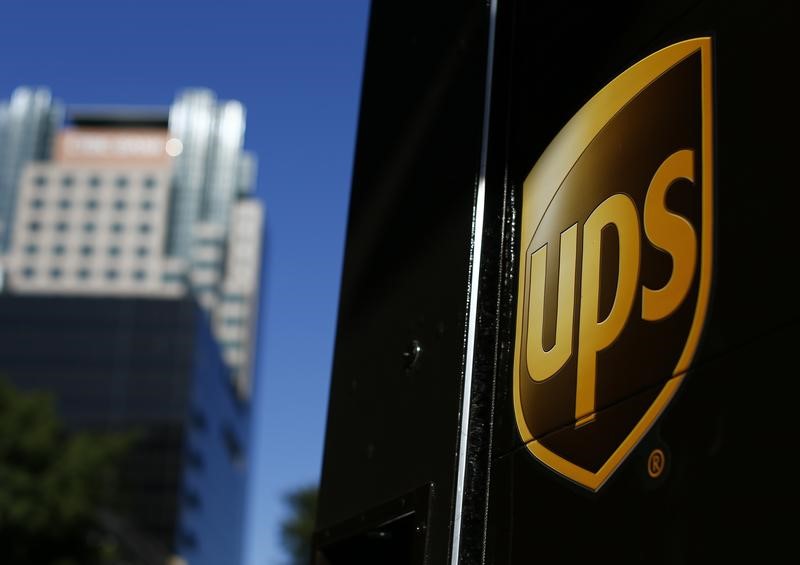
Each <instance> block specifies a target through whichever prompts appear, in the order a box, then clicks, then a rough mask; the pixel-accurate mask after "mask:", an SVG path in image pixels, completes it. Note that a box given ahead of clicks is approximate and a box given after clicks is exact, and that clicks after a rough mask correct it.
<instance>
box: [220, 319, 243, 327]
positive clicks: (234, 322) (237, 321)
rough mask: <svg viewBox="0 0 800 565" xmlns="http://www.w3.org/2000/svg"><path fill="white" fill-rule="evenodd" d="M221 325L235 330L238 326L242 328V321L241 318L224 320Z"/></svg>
mask: <svg viewBox="0 0 800 565" xmlns="http://www.w3.org/2000/svg"><path fill="white" fill-rule="evenodd" d="M223 323H224V324H225V325H226V326H228V327H232V328H236V327H239V326H243V325H244V320H243V319H242V318H225V319H224V320H223Z"/></svg>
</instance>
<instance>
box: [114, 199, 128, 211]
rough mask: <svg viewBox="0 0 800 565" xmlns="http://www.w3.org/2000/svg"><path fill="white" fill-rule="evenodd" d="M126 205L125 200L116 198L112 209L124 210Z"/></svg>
mask: <svg viewBox="0 0 800 565" xmlns="http://www.w3.org/2000/svg"><path fill="white" fill-rule="evenodd" d="M127 205H128V204H127V202H125V201H124V200H117V201H116V202H114V209H115V210H124V209H125V208H126V207H127Z"/></svg>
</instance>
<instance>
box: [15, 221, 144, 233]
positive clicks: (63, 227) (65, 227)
mask: <svg viewBox="0 0 800 565" xmlns="http://www.w3.org/2000/svg"><path fill="white" fill-rule="evenodd" d="M43 227H44V225H43V224H42V222H39V221H33V222H28V230H30V231H32V232H39V231H42V228H43ZM53 229H55V231H57V232H61V233H64V232H68V231H69V230H70V224H69V222H63V221H62V222H56V223H55V224H53ZM82 229H83V231H85V232H86V233H94V232H95V231H97V224H96V223H95V222H84V224H83V226H82ZM110 229H111V231H112V232H114V233H122V232H124V231H125V230H126V225H125V224H123V223H122V222H114V223H113V224H111V226H110ZM136 230H137V231H138V232H139V233H141V234H148V233H150V232H151V231H153V226H152V225H151V224H149V223H146V222H143V223H141V224H139V225H138V226H136Z"/></svg>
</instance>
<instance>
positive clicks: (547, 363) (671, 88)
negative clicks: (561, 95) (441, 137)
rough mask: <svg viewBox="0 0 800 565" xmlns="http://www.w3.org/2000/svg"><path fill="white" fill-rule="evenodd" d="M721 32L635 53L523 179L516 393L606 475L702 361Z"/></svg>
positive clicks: (558, 467) (561, 464)
mask: <svg viewBox="0 0 800 565" xmlns="http://www.w3.org/2000/svg"><path fill="white" fill-rule="evenodd" d="M711 88H712V79H711V40H710V38H698V39H692V40H688V41H683V42H681V43H677V44H675V45H672V46H670V47H667V48H665V49H662V50H661V51H658V52H657V53H654V54H653V55H650V56H649V57H647V58H646V59H644V60H642V61H640V62H639V63H637V64H635V65H634V66H632V67H631V68H629V69H628V70H626V71H625V72H623V73H622V74H621V75H619V76H618V77H617V78H615V79H614V80H613V81H611V82H610V83H609V84H608V85H607V86H606V87H605V88H603V89H602V90H601V91H600V92H599V93H598V94H597V95H595V96H594V97H593V98H592V99H591V100H589V102H588V103H587V104H586V105H585V106H584V107H583V108H581V109H580V111H579V112H578V113H577V114H576V115H575V116H574V117H573V118H572V119H571V120H570V121H569V122H568V123H567V125H566V126H564V128H563V129H562V130H561V132H559V134H558V135H557V136H556V138H555V139H554V140H553V142H552V143H551V144H550V145H549V146H548V147H547V149H546V150H545V151H544V153H543V154H542V156H541V157H540V158H539V160H538V161H537V163H536V164H535V166H534V167H533V169H532V170H531V172H530V173H529V175H528V177H527V178H526V179H525V183H524V186H523V198H522V239H521V249H520V270H519V274H518V276H519V293H518V298H517V316H516V342H515V350H514V409H515V413H516V421H517V427H518V429H519V432H520V434H521V436H522V439H523V441H524V442H525V443H526V445H527V447H528V449H529V450H530V452H531V453H532V454H533V456H534V457H535V458H536V459H538V460H539V461H541V462H542V463H543V464H545V465H546V466H548V467H550V468H551V469H553V470H554V471H556V472H557V473H559V474H561V475H563V476H564V477H566V478H568V479H570V480H572V481H574V482H576V483H578V484H580V485H582V486H584V487H586V488H588V489H590V490H593V491H596V490H598V489H599V488H600V487H602V486H603V484H604V483H605V482H606V481H607V480H608V478H609V477H610V476H611V475H612V474H613V473H614V471H615V470H616V469H617V468H618V467H619V466H620V464H621V463H622V462H623V461H624V460H625V458H626V457H627V456H628V454H630V452H631V451H632V450H633V448H634V447H635V446H636V445H637V443H638V442H639V441H640V440H641V439H642V437H643V436H644V435H645V434H646V433H647V431H648V430H649V429H650V428H651V427H652V426H653V424H654V423H655V422H656V420H657V419H658V417H659V416H660V415H661V414H662V412H663V411H664V409H665V408H666V407H667V405H668V404H669V402H670V400H671V399H672V398H673V396H674V395H675V393H676V391H677V390H678V388H679V387H680V386H681V382H682V381H683V379H684V377H685V375H686V372H687V371H688V370H689V368H690V367H691V364H692V361H693V359H694V355H695V351H696V350H697V345H698V342H699V339H700V334H701V332H702V329H703V324H704V322H705V318H706V311H707V308H708V300H709V292H710V288H711V275H712V272H711V271H712V268H711V267H712V256H711V255H712V247H713V246H712V237H713V226H712V220H713V206H714V202H713V184H712V181H713V179H712V172H713V170H712V152H713V151H712V116H711V111H712V102H711V101H712V93H711Z"/></svg>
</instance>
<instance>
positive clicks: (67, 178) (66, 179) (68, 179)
mask: <svg viewBox="0 0 800 565" xmlns="http://www.w3.org/2000/svg"><path fill="white" fill-rule="evenodd" d="M73 184H75V177H73V176H72V175H64V176H63V177H61V186H63V187H64V188H70V187H71V186H72V185H73Z"/></svg>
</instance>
